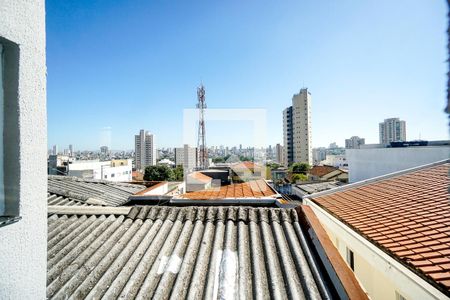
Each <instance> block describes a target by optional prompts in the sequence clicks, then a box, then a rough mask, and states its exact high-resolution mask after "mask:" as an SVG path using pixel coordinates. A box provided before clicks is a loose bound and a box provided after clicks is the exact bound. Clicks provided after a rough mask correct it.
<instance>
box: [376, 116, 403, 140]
mask: <svg viewBox="0 0 450 300" xmlns="http://www.w3.org/2000/svg"><path fill="white" fill-rule="evenodd" d="M379 126H380V127H379V128H380V144H382V145H387V144H389V143H390V142H403V141H406V122H405V121H401V120H400V119H399V118H390V119H385V120H384V122H382V123H380V124H379Z"/></svg>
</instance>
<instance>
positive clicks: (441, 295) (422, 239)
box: [303, 160, 450, 300]
mask: <svg viewBox="0 0 450 300" xmlns="http://www.w3.org/2000/svg"><path fill="white" fill-rule="evenodd" d="M449 171H450V161H449V160H446V161H443V162H438V163H433V164H430V165H425V166H421V167H417V168H414V169H409V170H403V171H400V172H397V173H392V174H389V175H385V176H382V177H377V178H373V179H368V180H365V181H361V182H357V183H354V184H349V185H345V186H342V187H338V188H335V189H332V190H329V191H325V192H320V193H316V194H312V195H309V196H305V197H304V198H303V201H304V203H305V204H307V205H309V206H310V207H311V208H312V210H313V211H314V212H315V214H316V215H317V217H318V218H319V220H320V222H321V224H322V225H323V226H324V228H325V230H326V232H327V233H328V236H329V237H330V239H331V241H332V242H333V243H334V245H335V246H336V248H337V249H338V251H339V253H340V254H341V256H342V258H343V259H345V260H346V261H347V263H348V265H349V266H350V268H351V269H352V270H353V271H354V273H355V275H356V277H357V278H358V280H359V282H360V283H361V284H362V286H363V287H364V289H365V290H366V291H367V293H368V296H369V297H370V298H371V299H392V300H395V299H448V297H450V258H449V255H450V237H449V228H450V221H449V215H450V202H449V201H448V173H449Z"/></svg>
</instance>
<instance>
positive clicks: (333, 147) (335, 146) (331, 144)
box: [328, 142, 339, 149]
mask: <svg viewBox="0 0 450 300" xmlns="http://www.w3.org/2000/svg"><path fill="white" fill-rule="evenodd" d="M336 148H339V146H338V144H336V142H332V143H330V145H329V146H328V149H336Z"/></svg>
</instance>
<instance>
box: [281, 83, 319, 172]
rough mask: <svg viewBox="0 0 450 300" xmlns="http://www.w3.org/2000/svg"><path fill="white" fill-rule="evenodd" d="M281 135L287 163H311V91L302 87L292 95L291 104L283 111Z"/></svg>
mask: <svg viewBox="0 0 450 300" xmlns="http://www.w3.org/2000/svg"><path fill="white" fill-rule="evenodd" d="M283 136H284V147H285V153H286V154H285V157H286V160H287V163H288V165H290V164H292V163H294V162H306V163H308V164H310V165H312V164H313V157H312V140H311V138H312V135H311V93H310V92H309V91H308V89H306V88H303V89H301V90H300V92H299V93H298V94H295V95H294V96H293V97H292V106H290V107H288V108H286V109H285V110H284V111H283Z"/></svg>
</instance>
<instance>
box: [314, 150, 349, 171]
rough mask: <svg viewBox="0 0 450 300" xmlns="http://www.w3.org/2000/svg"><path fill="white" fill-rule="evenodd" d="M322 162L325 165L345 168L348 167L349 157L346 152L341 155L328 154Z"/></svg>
mask: <svg viewBox="0 0 450 300" xmlns="http://www.w3.org/2000/svg"><path fill="white" fill-rule="evenodd" d="M320 164H321V165H325V166H333V167H336V168H343V169H346V168H348V163H347V157H346V156H345V154H340V155H333V154H330V155H328V154H327V155H326V157H325V160H323V161H321V162H320Z"/></svg>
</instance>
